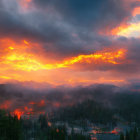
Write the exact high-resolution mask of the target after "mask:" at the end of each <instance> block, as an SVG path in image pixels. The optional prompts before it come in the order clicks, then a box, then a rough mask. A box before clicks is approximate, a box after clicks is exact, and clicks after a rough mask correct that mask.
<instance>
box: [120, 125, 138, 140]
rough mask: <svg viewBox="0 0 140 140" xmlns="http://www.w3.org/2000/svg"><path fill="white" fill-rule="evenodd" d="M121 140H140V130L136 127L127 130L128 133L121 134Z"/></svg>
mask: <svg viewBox="0 0 140 140" xmlns="http://www.w3.org/2000/svg"><path fill="white" fill-rule="evenodd" d="M120 140H140V132H139V130H138V129H137V128H136V127H135V128H134V129H133V130H130V131H126V133H125V134H124V133H121V134H120Z"/></svg>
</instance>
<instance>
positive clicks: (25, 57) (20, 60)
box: [0, 39, 126, 85]
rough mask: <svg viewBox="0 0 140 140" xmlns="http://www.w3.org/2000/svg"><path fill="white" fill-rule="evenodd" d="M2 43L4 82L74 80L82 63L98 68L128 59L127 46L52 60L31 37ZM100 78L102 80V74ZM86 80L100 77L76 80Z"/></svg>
mask: <svg viewBox="0 0 140 140" xmlns="http://www.w3.org/2000/svg"><path fill="white" fill-rule="evenodd" d="M0 44H1V48H2V49H1V50H0V54H1V55H0V60H1V61H0V67H1V69H0V82H5V81H12V80H17V81H21V82H24V81H34V82H48V83H50V84H53V85H55V84H56V85H58V84H73V82H72V81H73V80H72V81H71V80H70V79H73V78H74V77H75V76H76V75H74V74H73V73H74V70H73V68H75V67H77V68H79V65H82V66H83V65H85V64H86V65H89V66H90V65H93V66H95V68H96V66H98V65H111V66H113V65H119V64H122V63H123V61H122V60H125V54H126V50H125V49H114V50H113V49H109V50H102V51H98V52H95V53H92V54H80V55H77V56H75V57H70V58H65V59H64V60H61V61H58V60H55V61H54V60H53V62H51V61H49V60H50V59H48V58H47V57H46V56H45V55H43V48H42V47H41V46H40V45H38V44H37V45H36V44H33V43H31V42H29V41H27V40H22V41H16V42H15V41H14V40H11V39H3V40H0ZM36 52H37V53H36ZM67 71H70V72H67ZM82 75H83V74H82ZM82 75H81V76H82ZM97 80H98V81H99V77H98V78H97ZM81 81H82V82H81ZM83 81H86V83H91V82H96V79H95V80H94V81H92V80H90V79H89V77H88V78H87V77H86V75H85V76H83V77H79V78H78V79H76V80H75V83H76V82H78V83H84V82H83ZM116 83H117V81H116Z"/></svg>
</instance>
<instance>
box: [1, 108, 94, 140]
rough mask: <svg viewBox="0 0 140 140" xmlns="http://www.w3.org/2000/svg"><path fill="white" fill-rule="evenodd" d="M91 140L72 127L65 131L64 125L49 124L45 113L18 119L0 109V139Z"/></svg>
mask: <svg viewBox="0 0 140 140" xmlns="http://www.w3.org/2000/svg"><path fill="white" fill-rule="evenodd" d="M31 139H35V140H91V139H90V137H89V136H85V135H83V134H82V133H81V134H77V133H75V132H74V130H73V129H72V132H71V133H70V134H68V133H67V129H66V127H65V126H61V127H60V126H59V127H56V126H50V125H48V120H47V118H46V116H45V115H40V116H39V118H38V119H37V120H32V119H24V120H23V119H20V120H18V118H17V116H11V115H10V114H7V113H6V112H5V111H2V110H0V140H31Z"/></svg>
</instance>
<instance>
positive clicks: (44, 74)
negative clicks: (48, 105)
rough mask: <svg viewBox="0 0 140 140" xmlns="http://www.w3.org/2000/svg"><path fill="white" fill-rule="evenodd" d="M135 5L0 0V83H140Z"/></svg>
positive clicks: (134, 0)
mask: <svg viewBox="0 0 140 140" xmlns="http://www.w3.org/2000/svg"><path fill="white" fill-rule="evenodd" d="M139 53H140V0H100V1H99V0H61V1H59V0H0V83H1V84H3V83H9V82H10V83H12V82H21V83H27V84H28V83H29V82H30V83H38V85H40V84H48V85H51V86H59V85H68V86H77V85H83V86H84V85H91V84H113V85H119V86H122V85H126V84H131V83H140V63H139V62H140V54H139Z"/></svg>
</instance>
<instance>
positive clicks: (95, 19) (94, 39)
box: [0, 0, 135, 57]
mask: <svg viewBox="0 0 140 140" xmlns="http://www.w3.org/2000/svg"><path fill="white" fill-rule="evenodd" d="M13 1H15V0H13ZM33 3H35V4H36V7H35V6H34V5H33ZM6 4H7V3H6ZM8 5H9V7H10V4H9V3H8ZM11 5H12V6H11V7H12V8H9V9H8V10H6V8H7V7H4V6H3V8H1V10H0V17H1V20H0V30H1V33H0V34H1V36H2V37H4V36H6V37H9V36H10V37H13V38H14V37H15V38H19V39H20V38H21V39H22V38H27V39H29V40H32V41H36V42H39V43H41V44H42V45H43V47H44V49H45V50H46V52H50V53H55V54H57V55H58V56H61V57H63V56H70V55H74V54H75V55H76V54H79V53H88V52H93V51H94V50H96V48H98V47H100V46H101V45H106V44H107V43H108V42H109V41H108V40H110V39H107V38H106V37H103V36H99V35H98V34H97V31H99V30H102V29H105V28H106V27H107V28H108V29H111V28H112V27H116V26H118V25H119V24H120V23H122V22H124V20H126V19H129V18H130V17H131V11H132V9H133V8H134V6H135V5H134V4H133V3H130V2H127V3H124V1H121V0H107V1H104V0H101V1H98V0H95V1H90V0H88V1H85V0H77V1H75V0H71V1H69V0H62V1H57V0H52V1H49V0H34V1H32V4H31V5H29V6H33V7H34V10H29V11H28V12H27V13H26V14H21V13H22V12H21V9H20V8H17V5H15V7H16V8H15V9H14V4H11ZM38 6H39V7H40V8H38ZM11 9H14V12H13V11H11ZM31 9H32V8H31ZM48 43H51V47H50V46H49V45H48ZM91 46H92V47H91ZM90 49H91V50H90Z"/></svg>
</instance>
